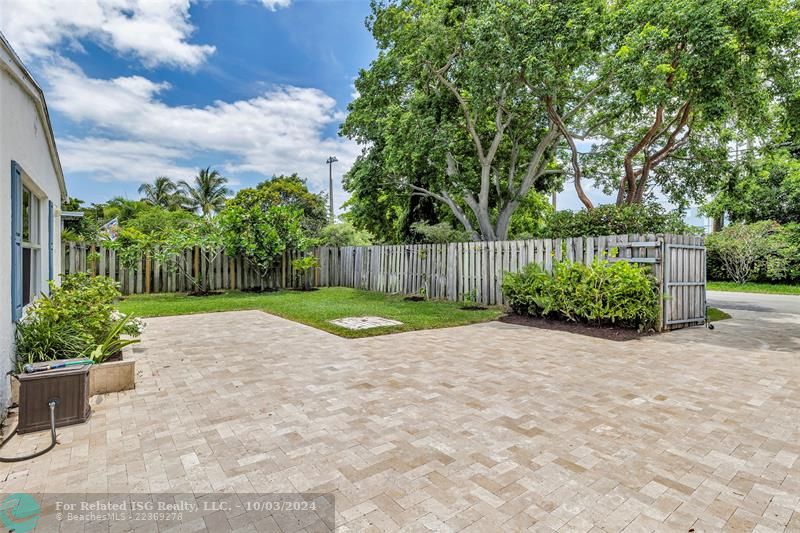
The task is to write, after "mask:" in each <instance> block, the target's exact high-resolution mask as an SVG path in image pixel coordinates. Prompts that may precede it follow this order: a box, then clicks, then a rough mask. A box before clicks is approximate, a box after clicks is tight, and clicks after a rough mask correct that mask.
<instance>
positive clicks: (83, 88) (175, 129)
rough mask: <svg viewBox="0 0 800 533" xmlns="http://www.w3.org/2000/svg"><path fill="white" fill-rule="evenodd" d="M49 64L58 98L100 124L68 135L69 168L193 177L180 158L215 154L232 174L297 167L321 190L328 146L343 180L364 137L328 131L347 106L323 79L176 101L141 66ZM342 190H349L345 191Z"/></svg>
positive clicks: (52, 96)
mask: <svg viewBox="0 0 800 533" xmlns="http://www.w3.org/2000/svg"><path fill="white" fill-rule="evenodd" d="M44 72H45V79H46V81H47V86H48V88H47V94H48V103H49V106H50V107H51V108H52V109H54V110H57V111H59V112H60V113H61V114H63V115H64V116H66V117H68V118H70V119H72V120H73V121H75V122H77V123H81V124H85V125H86V126H89V129H90V131H92V132H94V133H93V136H92V137H90V138H87V139H76V138H70V139H68V140H67V141H66V142H60V143H59V150H60V152H62V154H64V157H63V161H64V167H65V169H66V170H67V171H68V172H72V171H74V172H93V173H97V177H98V178H99V179H128V180H135V181H145V180H149V179H151V178H152V177H153V176H156V175H159V174H166V175H173V176H175V177H185V176H186V174H185V170H186V169H184V168H183V166H182V165H181V164H178V163H176V161H180V160H187V159H191V160H201V161H207V163H204V164H211V165H213V166H217V167H218V168H221V169H222V170H223V171H224V172H225V173H228V174H229V175H232V177H236V176H235V175H236V174H237V173H242V172H254V173H258V174H261V175H264V176H270V175H272V174H282V173H284V174H289V173H292V172H297V173H299V174H300V175H301V176H303V177H307V178H308V179H309V182H310V183H309V185H310V188H311V189H312V190H317V191H318V190H327V167H326V166H325V159H326V158H327V157H328V156H329V155H331V154H334V155H336V156H337V157H338V158H339V161H340V163H337V164H336V165H335V166H334V172H335V176H336V177H337V181H338V178H340V177H341V174H342V172H343V171H344V170H346V169H348V168H349V167H350V166H351V165H352V163H353V161H354V160H355V157H356V156H357V155H358V153H359V148H358V146H357V145H356V144H355V143H353V142H350V141H347V140H345V139H342V138H339V137H338V136H336V135H335V133H334V134H332V135H327V136H326V134H325V130H326V129H328V128H330V127H335V126H336V125H337V124H338V123H339V121H340V120H341V119H342V118H343V115H342V114H341V112H339V111H338V110H337V109H336V101H335V100H334V99H333V98H331V97H330V96H328V95H327V94H325V93H324V92H322V91H320V90H318V89H313V88H301V87H293V86H278V87H272V88H271V89H269V90H267V91H265V92H264V93H262V94H261V95H260V96H257V97H255V98H251V99H248V100H239V101H235V102H223V101H217V102H214V103H213V104H211V105H208V106H205V107H190V106H170V105H167V104H165V103H164V102H163V101H161V100H159V96H160V95H161V93H163V92H164V91H167V90H169V85H168V84H164V83H157V82H154V81H151V80H148V79H146V78H143V77H141V76H128V77H120V78H114V79H110V80H100V79H93V78H89V77H87V76H86V75H85V74H84V72H83V71H81V70H80V69H79V68H78V67H77V66H75V65H74V64H72V63H68V62H64V61H62V62H60V63H58V64H53V65H51V66H49V67H47V68H46V69H45V71H44ZM111 138H114V139H118V138H122V139H125V141H112V140H109V139H111ZM137 161H139V162H140V163H137ZM137 165H138V167H139V168H136V167H137ZM142 165H144V166H142ZM121 166H130V167H133V168H131V169H124V170H123V169H122V168H121ZM115 169H119V170H115ZM336 196H337V198H338V199H342V198H343V195H342V192H341V191H339V192H338V193H337V195H336ZM337 203H339V202H338V201H337Z"/></svg>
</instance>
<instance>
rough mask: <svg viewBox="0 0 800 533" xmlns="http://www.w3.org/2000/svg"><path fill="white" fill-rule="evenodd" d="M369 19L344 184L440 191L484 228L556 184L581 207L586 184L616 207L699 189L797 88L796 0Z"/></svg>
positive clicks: (545, 4)
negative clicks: (351, 166)
mask: <svg viewBox="0 0 800 533" xmlns="http://www.w3.org/2000/svg"><path fill="white" fill-rule="evenodd" d="M368 26H369V28H370V30H371V31H372V33H373V34H374V36H375V38H376V40H377V43H378V48H379V55H378V58H377V59H376V60H375V61H374V62H373V63H372V65H371V66H370V68H369V69H367V70H365V71H362V72H361V73H360V75H359V78H358V80H357V81H356V87H357V89H358V92H359V97H358V98H356V100H354V102H353V103H352V104H351V106H350V115H349V116H348V118H347V120H346V121H345V123H344V125H343V128H342V132H343V133H344V134H346V135H348V136H349V137H351V138H354V139H356V140H358V141H359V142H362V143H364V144H365V153H364V155H363V156H362V159H360V160H359V164H361V167H360V168H359V169H358V170H359V172H358V173H354V172H351V174H350V175H349V178H350V182H351V183H349V184H348V185H349V187H350V188H351V189H354V190H357V191H358V190H359V189H364V187H362V185H363V182H361V180H362V179H363V178H365V177H366V178H369V180H371V182H372V185H371V188H369V189H367V190H372V191H378V192H381V189H382V188H383V189H384V190H386V189H388V188H390V187H392V186H394V187H405V188H407V189H410V190H413V191H415V192H416V193H417V194H422V195H425V196H427V197H431V198H434V199H436V200H437V201H438V202H440V203H441V204H443V205H446V206H447V207H448V209H449V210H450V211H451V212H452V213H453V216H454V217H455V218H456V219H457V220H458V221H459V222H460V223H461V224H463V225H464V227H465V228H466V229H467V230H468V231H469V232H470V233H471V234H472V235H473V238H476V239H478V238H481V239H495V238H498V239H501V238H505V237H506V236H507V235H508V232H509V226H510V220H511V218H512V216H513V214H514V212H515V211H516V210H517V209H518V208H519V205H520V202H521V201H522V199H524V198H525V197H526V195H527V194H528V192H529V191H530V190H531V189H537V188H538V189H547V188H548V187H552V185H553V180H557V181H563V180H564V179H565V178H566V179H569V180H571V181H572V183H573V185H574V188H575V192H576V195H577V196H578V198H579V199H580V200H581V202H582V203H583V204H584V205H585V206H586V208H587V209H592V207H593V204H592V202H591V200H590V199H589V197H588V195H587V194H586V193H585V192H584V188H583V182H584V181H585V180H587V179H588V180H592V181H594V182H595V183H597V184H599V185H600V186H601V187H603V188H604V189H605V190H606V191H607V192H609V193H616V195H617V203H618V205H623V204H633V203H643V202H645V201H646V200H650V199H651V198H652V197H653V195H654V194H655V193H656V192H662V193H664V194H666V195H667V197H668V198H669V199H670V200H672V201H673V202H674V203H676V204H677V205H679V206H685V205H686V204H687V203H689V202H692V201H697V200H700V199H701V198H702V197H703V195H704V194H705V193H707V192H708V191H710V190H714V188H715V187H717V185H718V183H719V181H720V179H721V178H723V177H724V176H725V175H726V173H727V172H729V170H730V169H729V167H730V159H731V158H730V146H731V142H732V141H733V140H734V139H736V138H741V137H743V136H748V137H750V138H755V139H761V138H762V137H763V136H764V135H765V134H766V133H767V129H768V128H769V126H770V124H771V122H770V120H769V119H770V115H771V114H772V109H773V107H774V106H775V105H776V104H779V103H780V100H781V98H785V96H786V95H791V94H792V91H796V87H797V86H796V83H795V78H796V73H797V54H796V49H797V45H798V10H797V6H796V0H773V1H770V2H764V1H763V0H622V1H620V2H607V1H605V0H597V1H594V0H565V1H561V2H552V1H548V0H502V1H498V0H475V1H471V2H466V1H455V0H394V1H392V0H387V1H385V2H379V3H376V4H374V5H373V14H372V16H371V17H370V19H369V21H368ZM796 100H797V98H796V93H795V101H796ZM796 108H797V106H795V109H796ZM582 142H583V143H589V144H591V145H592V146H593V147H592V149H591V151H590V152H589V153H586V152H587V148H586V147H585V144H584V146H581V143H582ZM757 142H758V141H757ZM376 152H377V153H376ZM367 163H369V164H367ZM428 169H430V170H431V174H428V173H426V170H428ZM364 170H368V172H364ZM558 173H562V175H561V176H557V174H558ZM356 180H359V181H358V183H355V184H354V183H353V182H354V181H356ZM380 180H382V182H383V184H382V185H381V184H380ZM377 197H378V198H382V199H385V198H386V196H385V195H384V196H377ZM362 211H364V210H363V209H362ZM373 218H377V217H376V216H374V215H373Z"/></svg>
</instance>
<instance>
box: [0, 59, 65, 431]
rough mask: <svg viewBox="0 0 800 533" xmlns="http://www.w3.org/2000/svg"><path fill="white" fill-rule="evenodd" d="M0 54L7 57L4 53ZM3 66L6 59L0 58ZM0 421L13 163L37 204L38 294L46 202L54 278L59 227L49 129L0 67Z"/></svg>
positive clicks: (9, 335) (10, 350) (9, 327)
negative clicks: (51, 216)
mask: <svg viewBox="0 0 800 533" xmlns="http://www.w3.org/2000/svg"><path fill="white" fill-rule="evenodd" d="M0 53H2V54H6V51H5V50H0ZM0 59H2V60H5V59H6V57H2V58H0ZM0 66H1V67H2V68H0V419H2V418H3V417H4V415H5V408H6V407H7V406H8V404H9V400H10V391H11V386H10V379H12V378H10V377H9V376H8V372H9V371H10V370H11V369H12V367H13V357H14V322H13V317H12V309H11V283H12V282H11V194H10V191H11V161H12V160H13V161H16V162H17V163H18V164H19V166H20V167H22V169H23V171H24V176H23V185H25V186H26V187H28V188H29V189H30V190H31V191H32V192H33V193H34V194H36V195H37V196H38V197H39V199H40V202H41V203H40V209H39V228H40V242H41V253H40V260H39V266H40V272H39V280H40V285H39V286H40V288H41V289H43V290H46V288H47V280H48V275H49V272H48V270H49V265H48V253H49V252H48V203H47V202H48V200H50V201H52V202H53V208H54V209H53V211H54V220H53V224H52V227H53V234H54V235H53V272H54V276H55V277H56V278H57V277H58V273H59V272H61V245H60V243H61V223H60V219H59V218H58V215H57V214H58V212H60V211H59V208H60V207H61V198H62V191H61V187H60V182H59V178H58V175H57V174H56V166H57V165H58V163H57V162H55V163H54V161H53V158H52V153H51V151H50V145H49V144H48V137H47V132H48V130H47V128H48V125H47V124H46V123H45V122H44V121H43V120H42V116H41V113H40V112H39V110H37V106H36V101H35V100H34V99H33V97H32V96H31V95H30V87H26V86H25V83H24V81H20V80H19V79H18V78H17V77H16V76H14V75H12V72H9V70H8V69H13V67H14V65H9V63H6V62H4V63H3V64H2V65H0Z"/></svg>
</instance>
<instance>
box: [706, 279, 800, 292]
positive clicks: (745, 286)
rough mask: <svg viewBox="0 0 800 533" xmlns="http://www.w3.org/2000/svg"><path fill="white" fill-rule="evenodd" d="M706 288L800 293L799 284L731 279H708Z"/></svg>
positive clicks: (711, 289) (730, 290) (713, 289)
mask: <svg viewBox="0 0 800 533" xmlns="http://www.w3.org/2000/svg"><path fill="white" fill-rule="evenodd" d="M706 288H707V289H708V290H710V291H726V292H755V293H759V294H796V295H800V285H787V284H784V283H754V282H748V283H741V284H739V283H734V282H733V281H709V282H708V284H707V285H706Z"/></svg>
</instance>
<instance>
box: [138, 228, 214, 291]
mask: <svg viewBox="0 0 800 533" xmlns="http://www.w3.org/2000/svg"><path fill="white" fill-rule="evenodd" d="M218 218H219V217H215V218H208V217H205V218H203V219H199V220H197V221H195V222H194V223H193V224H191V225H189V226H186V227H183V228H180V229H177V230H174V231H172V232H170V233H168V234H159V235H158V236H157V239H153V238H152V237H147V236H145V237H144V238H141V239H140V240H139V241H138V243H139V246H140V253H139V257H141V253H150V254H151V255H152V257H154V258H155V259H156V260H158V261H159V262H161V263H163V264H166V265H167V266H168V268H169V269H171V270H173V271H176V272H178V273H180V274H181V275H182V276H183V277H184V278H185V279H186V280H187V281H189V283H191V284H192V286H193V287H194V292H197V293H201V294H204V293H207V292H208V287H209V279H208V278H209V275H210V270H211V269H205V275H204V274H203V271H202V269H200V272H194V271H193V269H192V267H191V264H186V263H185V262H184V261H178V259H179V258H181V257H183V256H184V254H185V253H186V250H193V253H196V254H197V257H198V259H199V260H200V262H201V264H202V262H205V264H211V263H213V262H214V260H215V259H216V258H217V256H218V255H219V254H220V253H222V249H223V244H224V233H223V229H222V226H221V223H220V221H219V220H218ZM193 260H194V258H193Z"/></svg>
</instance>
